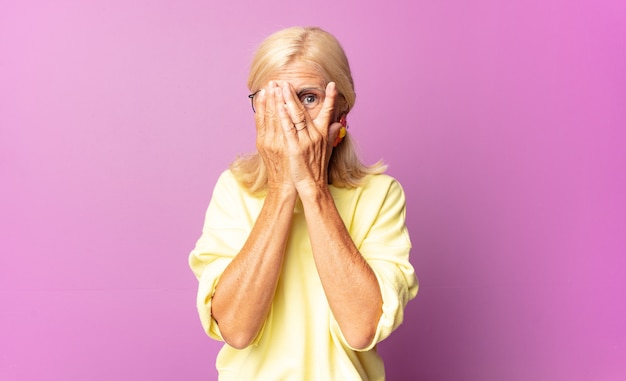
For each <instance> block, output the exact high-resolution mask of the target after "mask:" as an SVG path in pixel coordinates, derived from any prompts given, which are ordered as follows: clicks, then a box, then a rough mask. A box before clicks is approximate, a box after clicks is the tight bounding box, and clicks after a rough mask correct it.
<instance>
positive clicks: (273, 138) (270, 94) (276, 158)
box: [254, 81, 296, 195]
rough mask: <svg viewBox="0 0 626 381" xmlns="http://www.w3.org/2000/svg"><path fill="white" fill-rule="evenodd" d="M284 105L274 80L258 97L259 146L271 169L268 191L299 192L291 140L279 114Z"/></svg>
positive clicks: (256, 99)
mask: <svg viewBox="0 0 626 381" xmlns="http://www.w3.org/2000/svg"><path fill="white" fill-rule="evenodd" d="M283 104H284V100H283V96H282V89H281V88H280V87H279V86H278V84H277V83H276V82H274V81H270V82H269V84H268V85H267V87H265V88H263V89H262V90H261V91H259V92H258V94H257V95H256V96H255V99H254V107H255V110H256V113H255V116H254V118H255V123H256V130H257V137H256V147H257V151H258V152H259V154H260V155H261V158H262V159H263V163H264V164H265V168H266V171H267V181H268V190H269V191H270V192H271V191H274V190H278V191H286V192H290V193H293V194H294V195H295V194H296V188H295V186H294V184H293V181H292V180H291V176H290V173H289V157H288V156H287V151H286V147H287V142H286V141H285V136H284V133H283V131H282V125H281V121H280V117H279V107H283Z"/></svg>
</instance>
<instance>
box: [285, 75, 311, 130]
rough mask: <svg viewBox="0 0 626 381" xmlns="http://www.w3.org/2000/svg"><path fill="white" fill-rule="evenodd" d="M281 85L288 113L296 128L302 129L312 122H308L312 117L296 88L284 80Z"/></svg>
mask: <svg viewBox="0 0 626 381" xmlns="http://www.w3.org/2000/svg"><path fill="white" fill-rule="evenodd" d="M281 87H282V91H283V98H284V99H285V104H286V107H287V113H288V114H289V117H290V118H291V121H292V122H293V124H294V126H295V128H296V130H298V131H302V130H303V129H304V128H306V127H307V126H308V125H309V124H310V123H308V122H309V121H310V119H311V118H310V116H309V113H308V112H307V111H306V109H305V108H304V106H303V105H302V103H301V102H300V100H299V99H298V96H297V94H296V91H295V89H294V88H293V86H292V85H291V84H290V83H289V82H283V83H282V86H281Z"/></svg>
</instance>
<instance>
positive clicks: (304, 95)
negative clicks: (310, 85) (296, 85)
mask: <svg viewBox="0 0 626 381" xmlns="http://www.w3.org/2000/svg"><path fill="white" fill-rule="evenodd" d="M324 96H325V93H324V91H323V90H320V89H303V90H300V91H299V92H298V99H299V100H300V103H302V105H303V106H304V107H305V108H306V109H307V110H314V109H316V108H318V107H319V106H321V105H322V104H323V103H324Z"/></svg>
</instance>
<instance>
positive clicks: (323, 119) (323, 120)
mask: <svg viewBox="0 0 626 381" xmlns="http://www.w3.org/2000/svg"><path fill="white" fill-rule="evenodd" d="M335 99H337V88H336V86H335V82H329V83H328V85H326V96H325V97H324V104H323V105H322V109H321V110H320V113H319V114H318V115H317V118H315V122H316V123H315V124H317V125H320V126H328V125H329V124H330V122H331V120H332V118H333V115H334V114H335ZM324 132H327V130H326V131H324Z"/></svg>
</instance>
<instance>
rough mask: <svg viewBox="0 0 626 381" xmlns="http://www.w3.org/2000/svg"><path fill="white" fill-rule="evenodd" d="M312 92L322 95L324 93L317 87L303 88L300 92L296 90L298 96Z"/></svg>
mask: <svg viewBox="0 0 626 381" xmlns="http://www.w3.org/2000/svg"><path fill="white" fill-rule="evenodd" d="M312 90H315V91H319V92H320V93H322V94H324V93H325V91H324V90H322V89H320V88H319V87H305V88H302V89H300V90H296V94H298V95H300V94H302V93H305V92H307V91H312Z"/></svg>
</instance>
